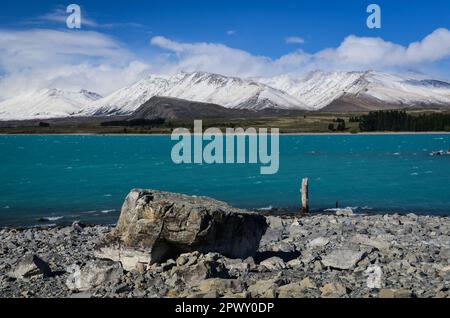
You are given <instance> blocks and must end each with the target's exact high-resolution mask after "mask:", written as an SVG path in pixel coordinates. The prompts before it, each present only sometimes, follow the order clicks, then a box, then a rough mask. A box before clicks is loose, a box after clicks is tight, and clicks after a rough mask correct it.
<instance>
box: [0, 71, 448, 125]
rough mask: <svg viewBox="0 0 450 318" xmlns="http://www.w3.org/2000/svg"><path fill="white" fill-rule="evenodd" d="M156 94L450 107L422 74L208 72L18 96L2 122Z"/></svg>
mask: <svg viewBox="0 0 450 318" xmlns="http://www.w3.org/2000/svg"><path fill="white" fill-rule="evenodd" d="M155 96H160V97H170V98H178V99H184V100H189V101H193V102H202V103H210V104H218V105H221V106H223V107H226V108H234V109H249V110H254V111H257V110H261V109H265V108H278V109H303V110H322V109H323V110H326V111H337V112H339V111H353V110H355V111H361V110H364V111H367V110H376V109H388V108H402V107H414V106H418V107H436V106H439V107H447V108H450V83H447V82H443V81H438V80H435V79H430V78H427V77H426V76H423V75H420V76H419V75H402V76H400V75H393V74H388V73H381V72H375V71H367V72H322V71H316V72H311V73H308V74H306V75H302V76H292V75H282V76H276V77H271V78H253V79H241V78H237V77H227V76H222V75H217V74H211V73H205V72H195V73H179V74H176V75H170V76H169V75H167V76H166V75H150V76H147V77H145V78H144V79H142V80H140V81H138V82H137V83H135V84H133V85H131V86H128V87H125V88H122V89H120V90H118V91H116V92H114V93H112V94H110V95H108V96H106V97H104V98H101V96H99V95H98V94H95V93H91V92H88V91H80V92H67V91H61V90H56V89H47V90H42V91H39V92H37V93H33V94H24V95H19V96H17V97H15V98H13V99H10V100H7V101H4V102H2V103H0V120H13V119H41V118H50V117H54V118H56V117H68V116H105V115H129V114H132V113H133V112H134V111H135V110H137V109H138V108H139V107H140V106H141V105H143V104H144V103H146V102H147V101H148V100H150V98H152V97H155ZM199 116H201V114H199Z"/></svg>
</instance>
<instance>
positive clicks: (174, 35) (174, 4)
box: [0, 0, 450, 58]
mask: <svg viewBox="0 0 450 318" xmlns="http://www.w3.org/2000/svg"><path fill="white" fill-rule="evenodd" d="M71 3H77V4H79V5H80V6H81V7H82V10H83V11H82V12H83V15H85V16H87V17H88V18H89V19H93V20H95V21H97V22H98V23H99V24H114V23H115V24H121V23H123V24H124V25H122V26H120V27H115V28H110V29H106V30H103V31H104V32H105V33H109V34H111V35H114V36H116V37H118V38H119V39H120V40H121V41H123V42H126V43H128V44H129V45H130V47H133V48H135V49H142V48H145V47H148V45H149V40H148V38H149V36H150V35H151V34H154V35H163V36H166V37H168V38H171V39H175V40H178V41H186V42H199V41H207V42H220V43H224V44H227V45H229V46H231V47H236V48H240V49H243V50H246V51H248V52H251V53H253V54H263V55H267V56H270V57H273V58H276V57H278V56H280V55H283V54H286V53H288V52H289V51H291V50H292V46H290V45H286V44H285V43H284V39H285V38H286V37H289V36H299V37H302V38H304V39H305V43H304V45H301V47H302V48H303V49H304V50H306V51H308V52H314V51H318V50H320V49H323V48H326V47H333V46H337V45H338V44H339V43H340V42H341V41H342V40H343V39H344V38H345V37H346V36H347V35H349V34H355V35H358V36H376V37H378V36H380V37H382V38H383V39H385V40H387V41H393V42H396V43H400V44H404V45H406V44H408V43H410V42H413V41H417V40H420V39H422V38H423V37H424V36H426V35H428V34H430V33H431V32H432V31H434V30H435V29H437V28H439V27H446V28H450V1H447V0H429V1H419V0H384V1H381V0H378V1H376V0H370V1H366V0H361V1H359V0H341V1H336V0H328V1H324V0H322V1H301V0H284V1H283V0H279V1H271V0H244V1H242V0H226V1H224V0H214V1H211V0H193V1H186V0H172V1H167V0H150V1H149V0H133V1H120V0H119V1H104V0H95V1H92V0H91V1H72V2H64V1H53V0H40V1H34V0H30V1H20V0H18V1H13V2H5V3H2V10H1V11H0V21H1V22H0V26H2V27H12V28H14V27H16V28H17V27H19V28H27V27H30V25H29V24H23V22H25V21H28V20H30V19H33V18H36V17H39V16H43V15H45V14H48V13H49V12H52V11H53V10H55V9H57V8H64V7H66V6H67V5H68V4H71ZM371 3H377V4H379V5H380V6H381V8H382V23H383V27H382V28H381V30H371V29H368V28H367V27H366V23H365V22H366V19H367V16H368V14H367V13H366V8H367V5H368V4H371ZM131 22H132V23H136V24H140V25H142V27H141V28H138V27H132V26H128V27H127V26H126V24H127V23H131ZM59 24H60V25H58V24H57V23H45V22H42V23H40V24H39V26H44V27H52V28H56V27H62V28H63V27H64V25H63V24H62V23H59ZM84 28H85V29H92V28H89V26H85V27H84ZM231 30H232V31H235V33H234V35H232V36H230V35H227V31H231Z"/></svg>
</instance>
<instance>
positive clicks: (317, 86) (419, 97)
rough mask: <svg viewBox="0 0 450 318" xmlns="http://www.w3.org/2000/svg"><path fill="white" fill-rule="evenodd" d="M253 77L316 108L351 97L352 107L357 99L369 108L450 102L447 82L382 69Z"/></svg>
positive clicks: (355, 104) (449, 103)
mask: <svg viewBox="0 0 450 318" xmlns="http://www.w3.org/2000/svg"><path fill="white" fill-rule="evenodd" d="M256 80H257V81H258V82H261V83H263V84H266V85H268V86H271V87H274V88H277V89H279V90H282V91H285V92H286V93H288V94H290V95H291V96H293V97H295V98H296V99H298V100H299V101H301V102H302V103H303V104H305V105H307V106H308V107H309V108H313V109H315V110H320V109H323V108H325V107H327V106H330V105H331V104H333V103H336V102H340V103H345V101H350V100H351V104H352V105H353V106H352V107H351V108H353V107H354V106H357V104H358V103H360V104H361V106H363V107H362V108H367V107H368V108H372V109H380V108H381V109H383V108H387V107H386V106H388V108H392V107H394V108H395V107H397V108H398V107H417V106H421V107H427V106H436V105H442V106H450V84H449V83H446V82H442V81H436V80H429V79H418V78H414V77H403V76H398V75H392V74H387V73H381V72H373V71H368V72H328V73H327V72H321V71H316V72H311V73H309V74H306V75H304V76H300V77H293V76H289V75H283V76H278V77H273V78H258V79H256ZM358 101H359V102H358ZM368 104H370V105H372V106H370V105H368ZM364 105H365V106H364Z"/></svg>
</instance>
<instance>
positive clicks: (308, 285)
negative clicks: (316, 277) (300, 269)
mask: <svg viewBox="0 0 450 318" xmlns="http://www.w3.org/2000/svg"><path fill="white" fill-rule="evenodd" d="M300 288H301V289H302V290H304V289H316V288H317V286H316V284H314V282H313V281H312V280H311V279H310V278H309V277H306V278H304V279H303V280H302V281H301V282H300Z"/></svg>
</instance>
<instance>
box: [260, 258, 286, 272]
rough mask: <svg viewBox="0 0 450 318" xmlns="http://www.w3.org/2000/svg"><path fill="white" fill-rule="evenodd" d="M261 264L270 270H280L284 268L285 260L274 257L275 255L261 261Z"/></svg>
mask: <svg viewBox="0 0 450 318" xmlns="http://www.w3.org/2000/svg"><path fill="white" fill-rule="evenodd" d="M261 265H263V266H265V267H266V268H267V269H269V270H271V271H274V270H281V269H285V268H286V264H285V262H284V261H283V260H282V259H281V258H279V257H276V256H274V257H271V258H269V259H266V260H264V261H262V262H261Z"/></svg>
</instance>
